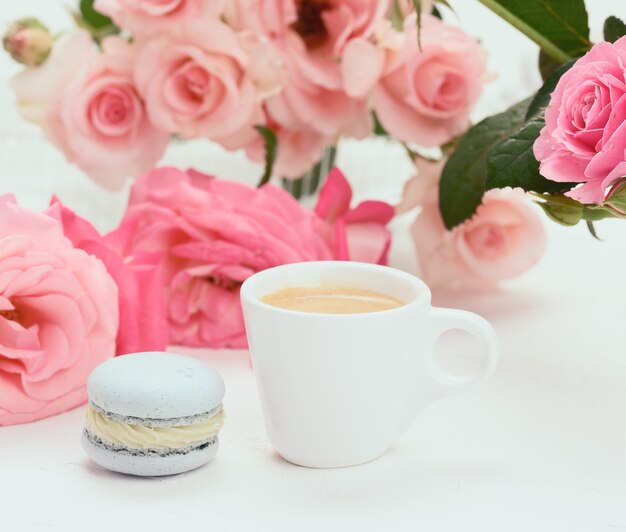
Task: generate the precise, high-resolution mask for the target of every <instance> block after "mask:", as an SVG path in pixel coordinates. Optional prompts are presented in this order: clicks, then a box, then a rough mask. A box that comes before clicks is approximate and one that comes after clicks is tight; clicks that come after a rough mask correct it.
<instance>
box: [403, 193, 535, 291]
mask: <svg viewBox="0 0 626 532" xmlns="http://www.w3.org/2000/svg"><path fill="white" fill-rule="evenodd" d="M411 232H412V234H413V240H414V241H415V247H416V250H417V255H418V259H419V263H420V267H421V271H422V276H423V278H424V280H425V281H426V282H427V283H429V284H430V285H432V286H441V285H452V286H455V285H456V286H459V285H466V286H471V287H480V286H489V285H493V284H495V283H497V282H499V281H503V280H505V279H511V278H513V277H517V276H518V275H521V274H522V273H524V272H525V271H526V270H528V269H529V268H530V267H531V266H533V265H535V264H536V263H537V262H538V261H539V259H540V258H541V256H542V255H543V253H544V251H545V248H546V236H545V232H544V228H543V223H542V221H541V218H540V217H539V216H538V214H537V212H536V211H535V209H533V208H532V207H531V205H530V204H529V203H528V201H527V200H526V199H525V196H524V193H523V192H522V191H521V190H519V189H516V190H512V189H503V190H490V191H488V192H487V193H486V194H485V196H484V197H483V203H482V205H480V207H478V210H477V211H476V214H475V215H474V216H473V217H472V218H471V219H470V220H467V221H466V222H465V223H463V224H462V225H460V226H458V227H456V228H454V229H453V230H452V231H447V230H446V228H445V227H444V225H443V221H442V219H441V214H440V213H439V205H438V201H437V194H436V191H435V193H434V194H431V196H430V198H429V200H428V201H427V202H426V203H424V206H423V209H422V212H421V213H420V214H419V215H418V217H417V219H416V221H415V224H414V225H413V227H412V229H411Z"/></svg>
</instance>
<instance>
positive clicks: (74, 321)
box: [0, 0, 626, 425]
mask: <svg viewBox="0 0 626 532" xmlns="http://www.w3.org/2000/svg"><path fill="white" fill-rule="evenodd" d="M481 1H483V3H484V4H485V5H487V6H488V7H490V8H492V9H494V10H495V11H496V12H498V13H499V14H501V15H502V16H503V17H505V18H507V20H509V21H510V22H511V23H512V24H513V25H515V26H516V27H518V28H520V29H521V30H522V31H526V32H527V33H528V34H529V36H531V38H533V39H535V40H536V41H537V42H538V43H539V44H540V45H541V47H542V51H543V53H542V66H543V68H544V72H545V75H546V82H545V85H544V86H543V87H542V88H541V89H540V90H539V91H538V93H537V94H536V95H534V96H533V97H531V98H529V99H528V100H526V101H524V102H521V103H520V104H518V105H516V106H514V107H513V108H511V109H510V110H508V111H506V112H504V113H502V114H500V115H496V116H494V117H489V118H487V119H486V120H484V121H483V122H481V123H479V124H476V125H474V126H472V125H471V124H470V120H469V116H470V113H471V111H472V109H473V107H474V105H475V103H476V102H477V100H478V98H479V96H480V94H481V91H482V87H483V84H484V82H485V79H486V59H485V54H484V51H483V50H482V49H481V47H480V46H479V44H478V42H477V41H476V40H475V39H473V38H471V37H469V36H468V35H466V34H465V33H464V32H463V31H462V30H461V29H460V28H458V27H457V26H453V25H450V24H448V23H446V22H444V21H443V20H441V13H440V12H439V10H438V9H437V7H436V6H434V5H433V3H432V2H423V1H420V0H413V1H393V2H392V1H390V0H345V1H338V0H337V1H336V0H323V1H322V0H223V1H215V0H146V1H143V2H136V1H134V0H95V2H94V1H92V0H82V1H81V2H80V9H79V10H78V11H77V12H76V13H74V18H75V21H76V22H77V24H78V26H79V28H78V29H75V30H73V31H71V32H68V33H65V34H62V35H61V36H59V37H57V38H55V39H53V38H52V37H51V36H50V34H49V32H48V31H47V29H46V28H45V26H44V25H43V24H42V23H40V22H38V21H36V20H34V19H23V20H21V21H18V22H16V23H15V24H14V25H13V26H12V27H11V28H9V30H8V32H7V34H6V36H5V38H4V45H5V48H6V49H7V50H8V51H9V52H10V53H11V54H12V55H13V57H14V58H15V59H16V60H18V61H20V62H22V63H24V64H25V65H26V67H25V69H24V70H23V71H22V72H20V73H18V74H17V75H16V76H15V77H14V78H13V80H12V85H13V88H14V89H15V93H16V95H17V101H18V105H19V108H20V111H21V113H22V115H23V116H24V117H25V118H26V119H28V120H30V121H32V122H34V123H36V124H38V125H39V126H40V127H41V128H42V129H43V131H44V132H45V134H46V135H47V137H48V138H49V139H50V140H51V141H52V142H53V143H54V144H55V145H57V146H58V147H59V149H61V150H62V151H63V152H64V153H65V155H66V157H67V159H68V160H69V161H71V162H73V163H75V164H76V165H78V166H79V167H80V168H81V169H83V170H84V171H85V173H87V174H88V175H89V176H90V177H92V178H93V179H95V180H96V181H98V182H99V183H100V184H102V185H103V186H106V187H110V188H115V187H120V186H121V185H122V184H123V183H124V181H125V180H126V179H127V178H129V177H130V178H135V181H134V182H133V185H132V189H131V194H130V200H129V206H128V209H127V212H126V214H125V216H124V218H123V220H122V222H121V224H120V225H119V227H118V228H117V229H116V230H115V231H113V232H111V233H109V234H107V235H104V236H103V235H100V234H99V233H98V232H97V231H96V230H95V229H94V228H93V227H92V226H91V225H90V224H89V223H88V222H87V221H86V220H83V219H82V218H79V217H78V216H76V215H75V214H74V213H73V212H71V211H70V210H69V209H67V208H66V207H64V206H62V205H61V204H60V203H59V202H58V201H57V200H53V202H52V204H51V206H50V208H49V209H48V210H46V212H44V213H37V212H33V211H29V210H27V209H23V208H21V207H19V206H18V205H17V204H16V202H15V201H14V200H13V199H12V198H11V197H8V196H5V197H3V198H0V222H1V223H0V345H2V349H1V354H0V389H1V390H2V393H0V425H2V424H9V423H16V422H24V421H30V420H34V419H38V418H41V417H45V416H47V415H51V414H54V413H57V412H60V411H63V410H65V409H68V408H71V407H73V406H75V405H77V404H79V403H81V402H82V401H84V400H85V389H84V385H85V380H86V377H87V375H88V373H89V371H90V370H91V369H92V368H93V367H95V365H97V364H98V363H99V362H101V361H102V360H104V359H106V358H108V357H110V356H114V355H116V354H124V353H128V352H131V351H139V350H146V349H163V347H164V346H165V344H166V343H168V342H169V343H175V344H184V345H190V346H208V347H245V334H244V327H243V319H242V314H241V308H240V305H239V297H238V292H239V287H240V285H241V283H242V282H243V281H244V280H245V279H246V278H247V277H249V276H250V275H252V274H253V273H255V272H257V271H259V270H263V269H265V268H269V267H272V266H277V265H280V264H285V263H290V262H299V261H308V260H333V259H334V260H358V261H365V262H373V263H379V264H386V263H387V256H388V251H389V247H390V244H391V234H390V231H389V229H388V228H387V224H388V223H389V221H390V220H391V219H392V218H393V217H394V215H396V214H403V213H405V212H408V211H413V212H415V213H417V217H416V219H415V221H414V223H413V225H412V229H411V231H412V236H413V238H414V241H415V245H416V250H417V253H418V257H419V260H420V266H421V269H422V275H423V277H424V278H425V279H426V280H427V281H428V282H429V283H430V284H446V285H450V284H453V285H459V284H467V283H471V284H472V286H486V285H492V284H494V283H496V282H499V281H502V280H505V279H508V278H511V277H514V276H516V275H519V274H521V273H522V272H524V271H525V270H527V269H528V268H529V267H530V266H532V265H533V264H534V263H535V262H536V261H537V260H538V259H539V258H540V256H541V254H542V252H543V250H544V247H545V235H544V232H543V226H542V223H541V220H540V219H539V218H538V216H537V212H536V211H537V209H533V207H532V205H531V203H530V202H529V201H528V197H527V196H526V195H525V193H524V192H525V191H526V192H531V193H532V194H533V195H534V196H535V199H536V201H537V202H539V203H540V205H541V207H542V208H543V209H544V211H545V212H546V213H547V214H548V215H549V216H550V217H551V218H552V219H554V220H557V221H559V222H561V223H565V224H569V225H573V224H576V223H578V222H579V221H580V220H586V221H587V222H588V223H589V225H590V227H591V228H592V229H593V226H592V225H591V224H592V222H593V221H595V220H598V219H602V218H605V217H626V199H625V198H626V184H625V183H626V181H625V179H626V177H625V176H626V141H624V138H626V137H625V136H624V135H622V133H624V131H626V125H625V124H626V113H625V109H626V107H625V106H626V69H625V67H624V65H625V64H626V40H625V38H624V37H622V36H623V35H625V34H626V26H625V25H624V24H623V23H622V22H621V21H620V20H619V19H616V18H615V17H612V18H610V19H609V20H608V21H607V24H606V27H605V36H606V41H607V42H602V43H599V44H597V45H595V46H594V47H593V48H592V45H591V43H590V41H589V39H588V27H587V18H586V12H585V9H584V4H583V1H582V0H523V1H522V0H481ZM439 4H445V5H447V4H448V3H447V2H443V1H440V2H439ZM588 50H591V51H589V52H588V53H586V52H587V51H588ZM585 53H586V55H584V57H582V59H578V58H579V57H580V56H581V55H583V54H585ZM370 135H384V136H386V137H388V138H390V139H393V140H395V141H396V142H399V143H402V144H403V145H404V147H405V149H406V152H407V154H408V156H409V157H410V158H411V161H412V162H413V163H414V165H415V176H414V177H413V178H412V179H410V180H409V181H408V182H407V183H406V186H405V190H404V196H403V199H402V201H401V202H400V204H399V205H396V206H395V207H394V206H391V205H388V204H386V203H384V202H380V201H364V202H362V203H360V204H358V205H356V206H353V205H352V201H351V200H352V189H351V186H350V184H349V183H348V181H347V180H346V178H345V177H344V175H343V174H342V173H341V172H340V171H339V170H338V169H333V170H331V171H330V172H329V173H328V175H327V176H326V175H324V174H325V171H324V169H326V170H328V169H330V167H331V166H332V156H333V155H334V153H335V149H336V147H337V145H338V143H339V141H340V140H341V139H342V138H346V137H354V138H358V139H361V138H365V137H367V136H370ZM173 138H178V139H192V138H204V139H207V141H211V142H215V143H218V144H219V145H221V146H223V147H224V148H225V149H227V150H244V151H245V153H246V154H247V155H248V157H250V158H251V159H252V160H256V161H260V162H261V161H262V162H264V165H265V169H264V172H263V175H262V177H261V179H260V180H259V186H258V187H257V188H254V187H251V186H248V185H243V184H241V183H236V182H232V181H226V180H221V179H217V178H214V177H211V176H206V175H203V174H201V173H199V172H196V171H194V170H188V171H181V170H177V169H175V168H157V169H154V166H155V165H156V164H157V163H158V161H159V159H160V158H161V157H162V155H163V153H164V151H165V149H166V146H167V145H168V143H169V142H170V140H171V139H173ZM307 173H309V174H310V175H312V176H313V178H314V181H315V182H317V181H319V182H322V181H324V180H325V182H323V186H322V188H321V190H320V192H319V199H318V202H317V205H316V207H315V209H314V210H313V211H310V210H308V209H306V208H305V207H304V206H302V205H301V204H300V203H298V202H297V201H296V199H294V197H293V196H292V195H291V194H289V193H288V192H286V191H285V190H282V189H281V188H280V187H277V186H275V185H274V184H270V183H268V181H270V180H271V179H272V178H279V179H280V178H282V182H283V185H285V188H287V189H289V190H291V191H292V192H295V191H296V190H297V189H298V188H300V187H299V186H298V187H297V186H294V185H293V183H298V182H299V181H297V180H298V179H300V177H301V176H302V175H304V174H307Z"/></svg>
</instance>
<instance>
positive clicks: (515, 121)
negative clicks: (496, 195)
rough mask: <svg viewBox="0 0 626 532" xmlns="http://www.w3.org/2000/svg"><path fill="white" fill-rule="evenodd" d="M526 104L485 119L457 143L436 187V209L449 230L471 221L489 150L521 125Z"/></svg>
mask: <svg viewBox="0 0 626 532" xmlns="http://www.w3.org/2000/svg"><path fill="white" fill-rule="evenodd" d="M528 102H529V100H524V101H523V102H520V103H518V104H517V105H514V106H513V107H511V108H510V109H509V110H507V111H505V112H504V113H500V114H498V115H494V116H491V117H489V118H486V119H485V120H483V121H482V122H480V123H479V124H477V125H475V126H474V127H472V128H471V129H470V130H469V131H468V132H467V133H466V134H465V135H464V136H463V137H461V140H460V141H459V144H458V146H457V148H456V150H455V151H454V153H452V155H451V156H450V158H449V159H448V162H447V163H446V165H445V167H444V169H443V173H442V175H441V181H440V183H439V209H440V211H441V215H442V217H443V221H444V224H445V226H446V227H447V228H448V229H452V228H453V227H455V226H457V225H459V224H461V223H463V222H464V221H465V220H467V219H468V218H470V217H471V216H472V215H473V214H474V212H476V208H477V207H478V205H480V201H481V199H482V197H483V193H484V191H485V184H486V181H487V157H488V155H489V152H490V151H491V149H492V148H493V147H494V146H495V145H497V144H498V143H499V142H501V141H502V139H504V138H506V137H507V136H508V135H509V134H510V133H511V132H513V131H515V129H516V128H517V127H518V126H519V125H520V124H522V122H523V121H524V116H525V114H526V110H527V107H528Z"/></svg>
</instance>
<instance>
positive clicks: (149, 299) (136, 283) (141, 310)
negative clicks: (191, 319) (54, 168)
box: [46, 198, 167, 355]
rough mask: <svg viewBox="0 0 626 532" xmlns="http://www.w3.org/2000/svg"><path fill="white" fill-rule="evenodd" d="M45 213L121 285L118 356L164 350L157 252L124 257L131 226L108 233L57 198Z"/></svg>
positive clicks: (160, 279) (163, 314)
mask: <svg viewBox="0 0 626 532" xmlns="http://www.w3.org/2000/svg"><path fill="white" fill-rule="evenodd" d="M46 214H47V215H49V216H51V217H52V218H54V219H56V220H57V221H58V222H59V223H60V224H61V227H62V229H63V233H64V234H65V237H66V238H68V239H69V240H70V242H71V243H72V245H73V246H74V247H75V248H77V249H82V250H84V251H86V252H87V253H89V254H90V255H93V256H95V257H97V258H98V259H100V260H101V261H102V262H103V264H104V266H105V267H106V269H107V271H108V272H109V275H111V277H112V278H113V280H114V281H115V283H116V284H117V286H118V289H119V290H118V291H119V302H118V303H119V316H120V326H119V330H118V332H117V348H116V354H117V355H125V354H128V353H138V352H142V351H163V350H164V349H165V347H166V346H167V319H166V314H165V301H164V298H163V279H162V276H161V269H160V267H159V261H160V256H159V255H158V254H149V253H138V254H137V255H134V256H133V255H131V256H129V257H126V258H124V257H123V256H122V252H123V251H124V249H125V247H126V245H127V240H128V239H129V238H130V237H131V236H132V229H131V227H130V226H125V227H122V228H120V229H118V230H116V231H114V232H112V233H109V234H108V235H106V236H102V235H100V233H98V231H97V230H96V229H95V227H93V226H92V225H91V224H90V223H89V222H88V221H87V220H85V219H84V218H81V217H80V216H78V215H77V214H75V213H74V212H73V211H71V210H70V209H68V208H67V207H65V206H64V205H62V204H61V202H60V201H59V200H58V199H56V198H54V199H53V200H52V203H51V206H50V208H48V210H47V211H46Z"/></svg>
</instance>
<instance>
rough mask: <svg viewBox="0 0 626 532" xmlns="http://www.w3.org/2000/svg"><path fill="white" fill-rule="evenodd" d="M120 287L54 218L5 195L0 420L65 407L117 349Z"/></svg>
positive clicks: (1, 202)
mask: <svg viewBox="0 0 626 532" xmlns="http://www.w3.org/2000/svg"><path fill="white" fill-rule="evenodd" d="M117 328H118V305H117V286H116V285H115V282H114V281H113V279H111V276H110V275H109V274H108V273H107V271H106V269H105V267H104V265H103V264H102V262H101V261H100V260H98V259H97V258H95V257H93V256H91V255H89V254H88V253H86V252H85V251H83V250H81V249H75V248H74V247H73V246H72V244H71V242H70V241H69V240H68V239H67V238H65V237H64V236H63V231H62V228H61V225H60V224H59V223H58V221H57V220H55V219H54V218H52V217H50V216H48V215H46V214H43V213H38V212H34V211H30V210H28V209H24V208H21V207H19V206H18V205H17V204H16V202H15V200H14V199H13V198H12V197H11V196H3V197H0V425H11V424H14V423H27V422H29V421H35V420H37V419H41V418H44V417H47V416H52V415H54V414H58V413H60V412H64V411H65V410H68V409H70V408H73V407H75V406H77V405H79V404H81V403H83V402H84V401H85V400H86V398H87V392H86V390H85V384H86V382H87V377H88V375H89V373H90V372H91V370H92V369H93V368H95V367H96V366H97V365H98V364H100V363H101V362H104V361H105V360H106V359H108V358H110V357H112V356H113V355H114V354H115V336H116V334H117Z"/></svg>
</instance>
